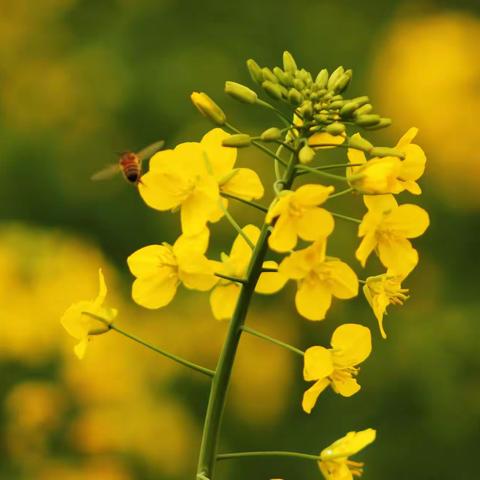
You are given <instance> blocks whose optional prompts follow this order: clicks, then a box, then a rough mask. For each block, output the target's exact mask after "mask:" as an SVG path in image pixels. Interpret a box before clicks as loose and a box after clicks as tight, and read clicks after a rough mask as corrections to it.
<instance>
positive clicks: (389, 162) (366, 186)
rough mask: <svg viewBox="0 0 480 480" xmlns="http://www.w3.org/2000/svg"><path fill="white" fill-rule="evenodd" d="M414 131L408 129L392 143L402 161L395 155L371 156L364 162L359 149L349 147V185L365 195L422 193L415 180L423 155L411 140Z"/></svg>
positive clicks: (423, 162)
mask: <svg viewBox="0 0 480 480" xmlns="http://www.w3.org/2000/svg"><path fill="white" fill-rule="evenodd" d="M417 132H418V129H417V128H410V129H409V130H408V131H407V133H405V135H403V137H402V138H401V139H400V140H399V141H398V143H397V145H396V146H395V149H396V150H398V151H400V152H402V153H403V154H404V155H405V158H404V159H403V160H400V159H399V158H397V157H383V158H373V159H371V160H369V161H368V162H367V159H366V157H365V154H364V153H363V152H362V151H360V150H356V149H353V148H349V149H348V159H349V161H350V163H352V164H354V166H352V167H347V178H348V179H349V183H350V185H351V186H352V187H353V188H355V189H356V190H357V191H359V192H361V193H364V194H366V195H381V194H386V193H395V194H396V193H400V192H403V191H404V190H408V191H409V192H410V193H413V194H415V195H419V194H420V193H422V190H421V189H420V187H419V185H418V183H417V182H416V180H418V179H419V178H420V177H421V176H422V175H423V172H424V171H425V163H426V157H425V153H424V152H423V150H422V149H421V148H420V147H419V146H418V145H416V144H413V143H411V142H412V140H413V139H414V138H415V136H416V134H417ZM354 137H358V138H361V136H360V134H358V133H356V134H355V135H353V136H352V138H354ZM358 164H361V165H358Z"/></svg>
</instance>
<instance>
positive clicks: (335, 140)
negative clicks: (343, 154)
mask: <svg viewBox="0 0 480 480" xmlns="http://www.w3.org/2000/svg"><path fill="white" fill-rule="evenodd" d="M345 139H346V136H345V135H344V134H342V135H332V134H331V133H328V132H318V133H314V134H313V135H312V136H311V137H310V138H309V139H308V144H309V145H310V146H312V147H313V148H315V149H316V148H321V149H328V148H335V145H341V144H342V143H344V142H345Z"/></svg>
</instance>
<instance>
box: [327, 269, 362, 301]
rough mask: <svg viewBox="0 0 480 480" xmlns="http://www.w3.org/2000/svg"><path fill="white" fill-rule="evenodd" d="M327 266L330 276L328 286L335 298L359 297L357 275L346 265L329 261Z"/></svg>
mask: <svg viewBox="0 0 480 480" xmlns="http://www.w3.org/2000/svg"><path fill="white" fill-rule="evenodd" d="M326 266H327V267H328V271H329V275H330V277H329V282H328V285H329V287H330V291H331V292H332V295H333V296H335V297H337V298H343V299H346V298H353V297H355V296H357V295H358V278H357V274H356V273H355V272H354V271H353V270H352V269H351V268H350V267H349V266H348V265H347V264H346V263H344V262H341V261H340V260H329V261H327V262H326Z"/></svg>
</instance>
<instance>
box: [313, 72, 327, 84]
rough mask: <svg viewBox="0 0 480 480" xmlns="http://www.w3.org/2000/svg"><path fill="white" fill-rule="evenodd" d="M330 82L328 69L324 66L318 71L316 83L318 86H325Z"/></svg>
mask: <svg viewBox="0 0 480 480" xmlns="http://www.w3.org/2000/svg"><path fill="white" fill-rule="evenodd" d="M327 82H328V70H327V69H326V68H323V69H322V70H320V71H319V72H318V75H317V78H316V79H315V83H316V85H318V88H325V87H326V86H327Z"/></svg>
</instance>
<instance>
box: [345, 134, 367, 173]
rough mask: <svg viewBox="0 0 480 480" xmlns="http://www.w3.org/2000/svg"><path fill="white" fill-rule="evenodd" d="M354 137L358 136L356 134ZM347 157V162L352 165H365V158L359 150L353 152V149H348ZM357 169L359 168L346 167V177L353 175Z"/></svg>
mask: <svg viewBox="0 0 480 480" xmlns="http://www.w3.org/2000/svg"><path fill="white" fill-rule="evenodd" d="M355 135H358V134H357V133H356V134H355ZM355 135H353V136H355ZM347 157H348V161H349V162H350V163H353V164H364V163H367V157H366V156H365V153H364V152H362V151H361V150H355V149H354V148H349V149H348V150H347ZM359 168H361V167H360V166H356V167H347V176H350V175H353V174H355V173H356V172H357V171H358V169H359Z"/></svg>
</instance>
